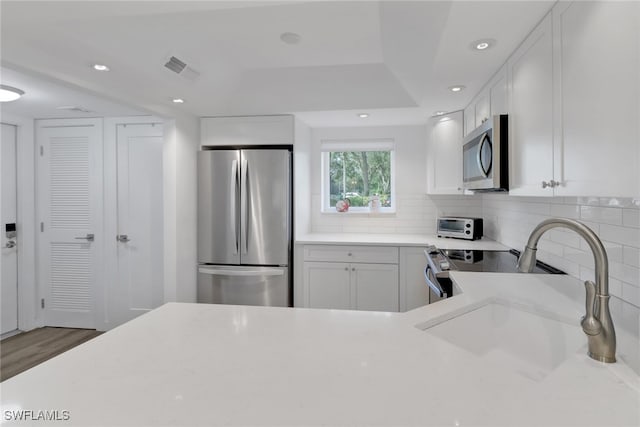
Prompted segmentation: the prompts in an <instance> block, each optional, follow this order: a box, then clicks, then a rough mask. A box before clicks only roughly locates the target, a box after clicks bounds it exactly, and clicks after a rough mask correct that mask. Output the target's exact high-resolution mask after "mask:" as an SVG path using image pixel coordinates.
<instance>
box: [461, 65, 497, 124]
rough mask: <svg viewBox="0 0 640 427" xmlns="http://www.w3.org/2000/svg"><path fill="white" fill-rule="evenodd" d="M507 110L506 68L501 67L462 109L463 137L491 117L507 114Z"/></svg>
mask: <svg viewBox="0 0 640 427" xmlns="http://www.w3.org/2000/svg"><path fill="white" fill-rule="evenodd" d="M507 110H508V104H507V66H506V65H503V66H502V68H500V70H498V72H497V73H496V74H495V75H494V76H493V77H492V78H491V80H489V82H488V83H487V84H486V85H485V86H484V87H483V89H482V90H481V91H480V93H478V94H477V95H476V96H475V97H474V98H473V100H472V101H471V103H470V104H469V105H468V106H467V108H465V109H464V136H467V135H468V134H469V133H471V131H473V130H474V129H475V128H477V127H478V126H480V125H481V124H483V123H484V122H486V121H487V120H489V119H490V118H491V116H495V115H496V114H508V113H507Z"/></svg>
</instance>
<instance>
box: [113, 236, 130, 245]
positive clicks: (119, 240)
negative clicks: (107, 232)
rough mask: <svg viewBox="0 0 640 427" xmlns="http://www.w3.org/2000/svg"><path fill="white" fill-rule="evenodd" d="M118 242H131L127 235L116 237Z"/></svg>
mask: <svg viewBox="0 0 640 427" xmlns="http://www.w3.org/2000/svg"><path fill="white" fill-rule="evenodd" d="M116 240H117V241H118V242H122V243H127V242H129V241H130V239H129V236H127V235H126V234H118V235H117V236H116Z"/></svg>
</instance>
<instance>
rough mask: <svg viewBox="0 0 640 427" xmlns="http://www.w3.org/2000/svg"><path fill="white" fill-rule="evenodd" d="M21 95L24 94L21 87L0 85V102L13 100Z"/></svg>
mask: <svg viewBox="0 0 640 427" xmlns="http://www.w3.org/2000/svg"><path fill="white" fill-rule="evenodd" d="M22 95H24V91H23V90H22V89H18V88H17V87H13V86H7V85H0V102H9V101H15V100H16V99H18V98H20V97H21V96H22Z"/></svg>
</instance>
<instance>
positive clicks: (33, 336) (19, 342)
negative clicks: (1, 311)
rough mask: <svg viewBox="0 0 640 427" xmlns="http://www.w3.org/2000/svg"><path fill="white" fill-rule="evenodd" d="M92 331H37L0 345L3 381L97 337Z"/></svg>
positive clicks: (47, 329)
mask: <svg viewBox="0 0 640 427" xmlns="http://www.w3.org/2000/svg"><path fill="white" fill-rule="evenodd" d="M100 334H102V332H98V331H95V330H93V329H69V328H50V327H45V328H38V329H34V330H33V331H29V332H24V333H21V334H18V335H14V336H12V337H9V338H6V339H3V340H2V341H0V381H4V380H6V379H8V378H11V377H13V376H15V375H18V374H19V373H20V372H23V371H26V370H27V369H29V368H33V367H34V366H36V365H39V364H40V363H42V362H44V361H46V360H49V359H51V358H52V357H54V356H57V355H58V354H60V353H64V352H65V351H67V350H70V349H72V348H73V347H75V346H77V345H80V344H82V343H83V342H86V341H89V340H90V339H92V338H95V337H97V336H98V335H100Z"/></svg>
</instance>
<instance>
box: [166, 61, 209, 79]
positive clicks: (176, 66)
mask: <svg viewBox="0 0 640 427" xmlns="http://www.w3.org/2000/svg"><path fill="white" fill-rule="evenodd" d="M164 66H165V67H166V68H168V69H169V70H171V71H173V72H174V73H176V74H178V75H180V76H182V77H184V78H185V79H187V80H192V81H193V80H196V79H197V78H198V77H200V73H199V72H198V71H196V70H194V69H193V68H191V67H189V66H188V65H187V63H186V62H184V61H182V60H181V59H178V58H176V57H175V56H171V57H169V59H168V61H167V62H166V63H165V64H164Z"/></svg>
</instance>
